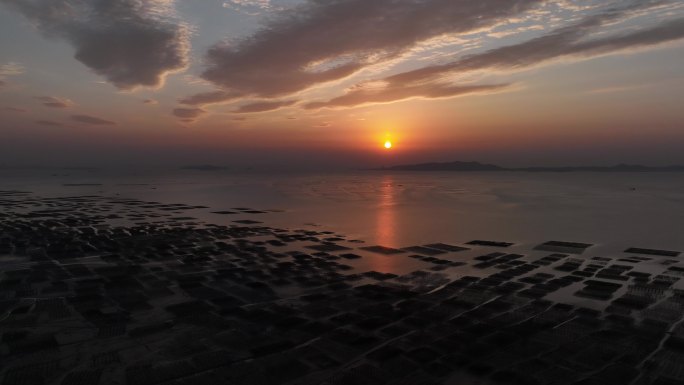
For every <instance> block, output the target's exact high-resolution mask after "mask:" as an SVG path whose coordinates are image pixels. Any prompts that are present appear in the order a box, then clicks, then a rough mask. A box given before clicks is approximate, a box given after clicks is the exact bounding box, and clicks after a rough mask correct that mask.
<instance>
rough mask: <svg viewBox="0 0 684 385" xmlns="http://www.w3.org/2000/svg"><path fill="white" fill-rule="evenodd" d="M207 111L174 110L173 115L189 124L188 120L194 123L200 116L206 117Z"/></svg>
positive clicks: (193, 109)
mask: <svg viewBox="0 0 684 385" xmlns="http://www.w3.org/2000/svg"><path fill="white" fill-rule="evenodd" d="M206 112H207V111H206V110H203V109H201V108H174V109H173V114H174V115H175V116H176V117H178V118H181V120H182V121H185V122H187V119H190V120H191V121H194V120H195V119H197V118H199V117H200V116H202V115H204V114H205V113H206Z"/></svg>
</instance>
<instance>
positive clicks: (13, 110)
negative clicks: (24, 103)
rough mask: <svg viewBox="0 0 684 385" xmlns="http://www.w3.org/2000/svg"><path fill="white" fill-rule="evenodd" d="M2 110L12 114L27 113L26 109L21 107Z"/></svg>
mask: <svg viewBox="0 0 684 385" xmlns="http://www.w3.org/2000/svg"><path fill="white" fill-rule="evenodd" d="M3 110H5V111H12V112H28V110H27V109H26V108H21V107H4V108H3Z"/></svg>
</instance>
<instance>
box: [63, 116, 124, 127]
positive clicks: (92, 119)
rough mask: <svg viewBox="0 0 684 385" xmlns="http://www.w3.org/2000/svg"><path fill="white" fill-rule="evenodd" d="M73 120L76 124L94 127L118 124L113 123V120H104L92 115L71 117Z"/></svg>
mask: <svg viewBox="0 0 684 385" xmlns="http://www.w3.org/2000/svg"><path fill="white" fill-rule="evenodd" d="M71 120H73V121H75V122H79V123H85V124H90V125H94V126H112V125H115V124H116V122H113V121H111V120H107V119H102V118H98V117H96V116H90V115H71Z"/></svg>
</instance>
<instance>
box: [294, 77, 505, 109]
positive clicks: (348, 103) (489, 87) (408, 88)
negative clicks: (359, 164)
mask: <svg viewBox="0 0 684 385" xmlns="http://www.w3.org/2000/svg"><path fill="white" fill-rule="evenodd" d="M509 87H510V84H506V83H504V84H476V85H450V84H446V83H443V84H435V83H426V84H418V85H403V84H397V85H388V86H386V87H383V88H364V87H357V88H355V89H353V90H350V91H348V92H347V93H346V94H345V95H342V96H338V97H336V98H333V99H331V100H328V101H325V102H312V103H308V104H306V105H305V106H304V108H305V109H309V110H312V109H319V108H324V107H354V106H358V105H362V104H369V103H388V102H395V101H398V100H405V99H412V98H427V99H439V98H453V97H456V96H463V95H469V94H478V93H479V94H482V93H494V92H501V91H503V90H505V89H507V88H509Z"/></svg>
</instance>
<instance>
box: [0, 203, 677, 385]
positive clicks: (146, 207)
mask: <svg viewBox="0 0 684 385" xmlns="http://www.w3.org/2000/svg"><path fill="white" fill-rule="evenodd" d="M0 208H1V211H0V270H1V271H2V273H1V275H0V334H1V335H0V338H1V341H0V379H2V384H3V385H5V384H8V385H9V384H195V385H197V384H224V383H225V384H344V385H348V384H411V385H414V384H416V385H417V384H441V383H445V384H464V383H472V384H478V383H479V384H498V383H501V384H621V385H622V384H630V383H631V384H659V385H666V384H679V383H682V381H684V325H683V324H682V322H681V321H682V317H683V316H684V291H682V289H683V287H682V282H680V278H681V276H682V274H684V263H682V261H681V253H680V251H678V250H660V249H652V248H643V247H640V245H632V247H629V248H625V250H624V252H621V253H618V254H614V255H597V254H596V253H595V252H593V251H592V247H593V245H592V244H590V243H584V242H578V240H574V239H571V240H563V239H551V240H549V239H540V240H539V242H538V243H537V244H536V245H534V246H532V247H527V246H525V247H520V246H519V245H516V244H515V243H513V242H510V241H509V240H506V239H487V238H481V239H463V240H461V241H460V242H459V243H454V242H453V241H452V240H444V242H438V243H428V244H420V245H410V244H407V245H404V246H402V247H400V248H397V247H389V246H387V245H372V244H365V243H361V242H360V241H358V240H355V239H350V238H349V237H347V236H345V234H336V233H334V232H331V231H326V230H325V229H316V230H311V229H308V228H305V229H299V228H276V227H271V226H269V224H268V223H264V221H265V220H264V219H263V217H262V216H260V214H263V213H266V212H270V211H269V210H268V209H265V208H260V207H234V208H229V209H227V210H222V209H223V208H209V207H204V206H193V205H187V204H182V203H178V204H165V203H159V202H148V201H141V200H136V199H125V198H118V197H103V196H95V195H88V196H73V197H59V198H50V197H40V196H37V195H34V194H32V193H30V192H21V191H2V192H0ZM200 212H214V213H216V214H217V215H226V216H228V217H230V221H231V223H232V224H231V225H217V224H212V223H208V222H206V221H202V220H199V219H196V218H197V217H200V216H201V215H194V213H200ZM274 214H277V213H274ZM485 235H486V234H485ZM579 241H581V240H579ZM391 246H394V245H391Z"/></svg>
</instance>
